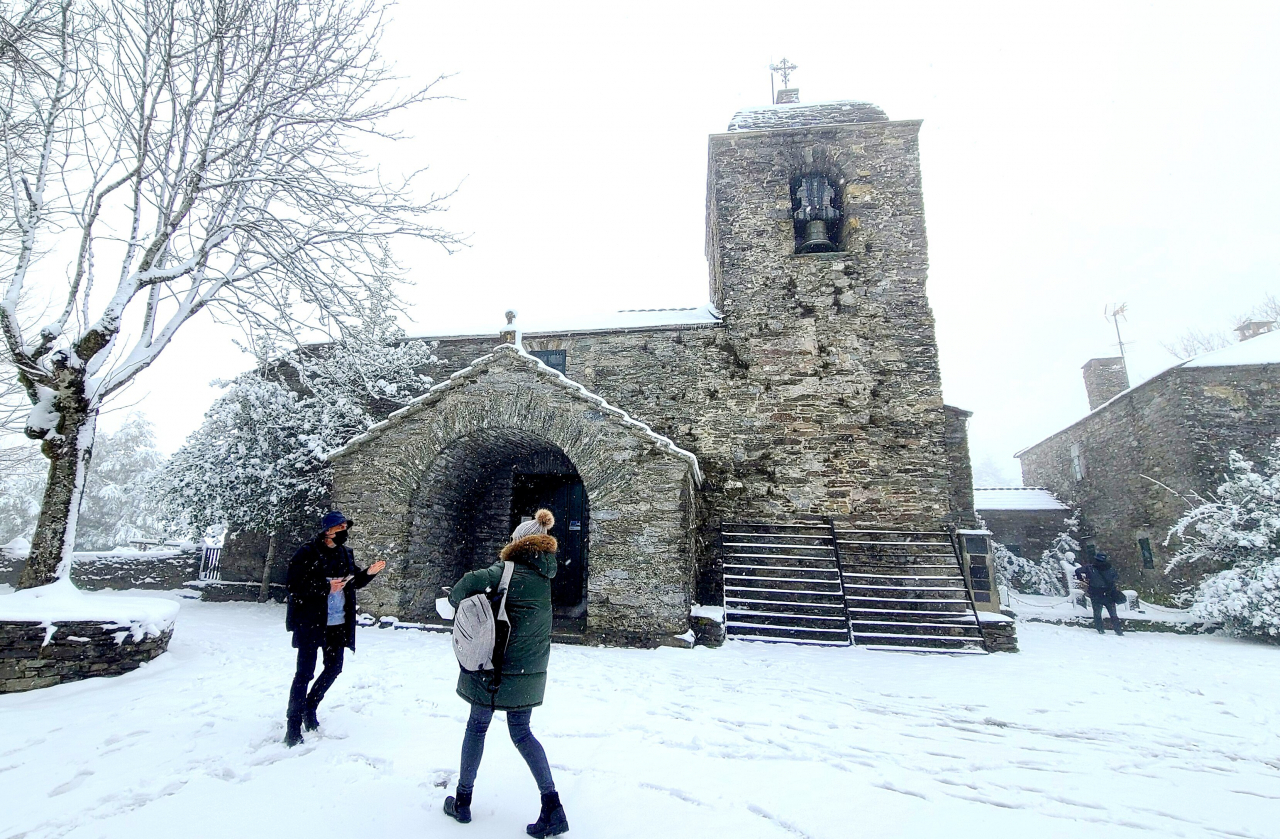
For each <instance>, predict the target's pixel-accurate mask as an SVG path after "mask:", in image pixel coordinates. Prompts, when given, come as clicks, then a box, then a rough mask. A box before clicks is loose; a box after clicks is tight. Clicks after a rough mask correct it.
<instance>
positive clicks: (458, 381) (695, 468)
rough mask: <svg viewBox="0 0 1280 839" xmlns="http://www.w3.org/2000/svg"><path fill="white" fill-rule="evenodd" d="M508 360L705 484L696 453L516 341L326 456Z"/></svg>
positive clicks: (343, 450)
mask: <svg viewBox="0 0 1280 839" xmlns="http://www.w3.org/2000/svg"><path fill="white" fill-rule="evenodd" d="M504 361H505V362H507V363H510V362H513V361H514V362H516V363H519V364H523V365H524V366H525V367H527V368H529V370H530V371H531V372H533V373H534V374H536V375H538V376H540V377H541V378H543V379H546V380H547V381H549V382H551V384H553V385H556V386H557V387H561V388H564V389H565V390H567V391H570V392H571V393H572V394H573V395H574V396H576V397H577V398H579V399H583V400H585V401H587V402H590V403H591V404H592V405H593V406H595V408H596V410H597V411H599V412H600V413H601V414H604V415H605V416H606V417H610V418H612V419H613V420H614V421H615V422H617V423H620V424H621V425H623V426H625V427H627V428H628V429H630V430H631V431H632V432H634V433H636V434H638V435H640V436H641V437H643V438H645V439H646V440H648V442H650V443H652V444H653V445H654V446H656V447H657V448H659V449H662V450H663V451H665V452H667V453H668V454H671V455H674V456H675V457H678V458H680V459H681V460H683V461H685V462H686V463H688V464H689V469H690V471H691V472H692V474H693V481H694V483H695V484H697V485H698V486H701V485H702V467H701V466H700V465H699V464H698V458H697V456H696V455H694V453H693V452H690V451H687V450H685V449H682V448H680V447H679V446H677V445H676V444H675V443H674V442H673V441H672V440H671V438H669V437H665V436H663V435H661V434H659V433H658V432H656V431H654V430H653V429H652V428H650V427H649V426H648V425H647V424H645V423H643V422H641V421H640V420H638V419H634V418H632V416H631V415H630V414H628V413H627V412H626V411H624V410H622V409H621V408H616V407H614V406H613V405H610V404H609V403H608V402H607V401H606V400H605V398H604V397H603V396H598V395H597V394H594V393H592V392H591V391H589V390H587V389H586V388H585V387H583V386H582V385H580V384H578V383H577V382H575V381H573V380H572V379H570V378H569V377H567V376H565V375H564V374H563V373H561V372H560V371H559V370H556V369H554V368H551V367H548V366H547V365H545V364H543V363H542V361H541V360H540V359H538V358H536V357H534V356H532V355H530V354H529V353H528V352H526V351H525V350H524V348H523V347H518V346H516V345H514V344H502V345H501V346H498V347H494V348H493V351H492V352H490V353H488V354H486V355H482V356H480V357H479V358H477V359H476V360H475V361H473V362H471V364H469V365H468V366H466V367H464V368H462V369H461V370H459V371H458V372H456V373H454V374H453V375H451V376H450V377H449V378H448V379H445V380H444V381H443V382H441V383H440V384H438V385H436V386H435V387H433V388H431V389H430V390H428V391H427V392H426V393H424V394H422V395H421V396H419V397H418V398H417V399H414V400H413V401H412V402H410V403H409V404H408V405H405V406H404V407H403V408H401V409H400V410H398V411H395V412H393V413H392V414H391V415H390V416H388V417H387V418H386V419H385V420H383V421H382V422H380V423H378V424H377V425H375V426H373V427H372V428H370V429H369V430H368V431H366V432H365V433H363V434H359V435H357V436H355V437H352V438H351V439H350V440H348V441H347V442H346V443H344V444H343V445H342V447H341V448H338V449H335V450H334V451H332V452H329V453H328V454H326V455H325V459H326V460H334V459H336V458H339V457H342V456H344V455H346V454H349V453H350V452H352V451H354V450H355V449H357V448H359V447H360V446H362V445H363V444H364V443H366V442H368V441H369V440H372V439H374V438H375V437H379V436H381V435H382V433H383V432H385V431H386V430H387V429H388V428H390V427H392V426H394V425H399V424H400V423H401V422H402V421H404V419H406V418H407V417H410V416H412V415H413V414H416V413H418V412H420V411H422V410H423V409H425V408H427V407H429V406H431V405H434V404H435V403H436V402H439V401H440V400H441V399H442V398H443V397H444V395H445V394H446V393H448V392H450V391H453V390H457V389H459V388H462V387H465V386H466V385H467V384H468V383H469V382H471V381H474V380H475V379H476V377H477V376H479V375H480V374H482V373H484V371H486V370H488V369H489V368H490V367H492V366H493V365H495V364H499V363H502V362H504Z"/></svg>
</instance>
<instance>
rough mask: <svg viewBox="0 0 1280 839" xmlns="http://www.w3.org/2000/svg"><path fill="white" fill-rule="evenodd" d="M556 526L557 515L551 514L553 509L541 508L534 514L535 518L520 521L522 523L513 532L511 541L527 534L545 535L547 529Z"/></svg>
mask: <svg viewBox="0 0 1280 839" xmlns="http://www.w3.org/2000/svg"><path fill="white" fill-rule="evenodd" d="M555 526H556V517H555V516H553V515H551V511H550V510H545V509H544V510H539V511H538V512H536V513H534V514H533V518H531V519H529V520H528V521H522V522H520V525H519V526H518V527H517V528H516V529H515V531H514V532H513V533H512V534H511V541H512V542H514V541H516V540H517V539H523V538H524V537H526V536H545V535H546V533H547V531H548V530H550V529H551V528H553V527H555Z"/></svg>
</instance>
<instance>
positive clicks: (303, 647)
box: [284, 510, 387, 746]
mask: <svg viewBox="0 0 1280 839" xmlns="http://www.w3.org/2000/svg"><path fill="white" fill-rule="evenodd" d="M350 527H351V522H349V521H348V520H347V518H346V516H344V515H342V513H340V512H338V511H337V510H333V511H331V512H328V513H325V515H324V518H323V519H321V520H320V533H319V534H317V535H316V538H315V539H313V540H312V541H310V542H308V543H307V544H305V545H303V546H302V547H301V548H299V549H298V552H297V553H295V554H294V555H293V559H291V560H289V581H288V590H289V607H288V612H287V613H286V617H285V629H287V630H289V631H290V632H292V633H293V646H294V647H296V648H297V650H298V669H297V672H296V673H295V674H294V676H293V684H292V686H291V687H290V688H289V710H288V712H287V714H286V717H285V738H284V742H285V744H286V745H288V746H296V745H298V744H299V743H301V742H302V729H303V728H304V727H305V728H306V730H307V731H314V730H315V729H316V728H318V727H319V726H320V721H319V720H318V719H316V708H317V707H318V706H319V705H320V700H322V699H324V694H325V691H327V690H328V689H329V688H330V687H331V686H332V685H333V682H334V680H335V679H337V678H338V674H339V673H341V672H342V657H343V650H344V649H351V650H352V651H353V652H354V651H355V648H356V592H355V590H356V589H358V588H363V587H365V586H367V585H368V584H369V583H370V581H372V580H373V578H374V576H375V575H377V573H378V572H379V571H381V570H382V569H383V568H385V567H386V566H387V563H385V562H383V561H382V560H378V561H377V562H375V563H373V564H372V565H370V566H369V568H368V569H367V570H361V569H360V568H359V567H357V566H356V560H355V554H354V553H352V551H351V548H348V547H347V545H346V542H347V535H348V533H349V528H350ZM320 650H323V651H324V670H322V671H321V672H320V678H318V679H316V681H315V684H314V685H312V686H311V692H310V693H308V692H307V684H308V683H309V682H310V681H311V677H312V676H314V675H315V672H316V657H317V654H318V653H319V652H320Z"/></svg>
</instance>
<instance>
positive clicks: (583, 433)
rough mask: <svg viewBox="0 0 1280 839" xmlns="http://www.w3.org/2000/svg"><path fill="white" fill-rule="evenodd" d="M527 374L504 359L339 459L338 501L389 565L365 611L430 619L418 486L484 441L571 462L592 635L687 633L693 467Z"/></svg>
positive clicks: (566, 389) (374, 554)
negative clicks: (444, 460) (461, 448)
mask: <svg viewBox="0 0 1280 839" xmlns="http://www.w3.org/2000/svg"><path fill="white" fill-rule="evenodd" d="M531 365H532V362H531V361H530V360H528V359H526V358H524V357H521V356H517V355H516V354H515V353H514V352H511V351H509V350H504V351H500V352H499V353H497V354H495V357H494V359H493V360H491V361H490V362H488V363H487V364H486V365H483V366H477V367H476V368H475V369H474V370H473V372H472V373H471V374H470V375H469V377H467V378H465V379H463V380H455V386H453V387H452V388H451V389H448V390H445V391H443V392H441V393H440V394H439V395H437V396H433V398H432V400H431V401H429V402H427V403H423V404H421V405H418V406H415V408H414V409H413V410H411V411H409V412H406V413H405V414H402V415H399V416H398V417H397V418H395V420H394V421H393V422H391V423H388V424H387V425H386V426H383V427H381V428H380V429H379V430H377V431H376V432H375V433H374V434H373V435H370V437H369V439H367V440H364V441H363V442H361V443H359V444H358V448H354V449H353V450H352V451H350V452H348V453H343V454H340V455H338V456H337V457H336V458H335V460H334V498H335V502H336V503H337V504H338V505H339V506H340V507H341V508H342V509H343V511H344V512H346V513H347V515H349V516H350V517H352V518H353V519H355V520H356V521H357V522H360V523H361V525H360V527H361V536H360V538H361V542H360V548H361V550H362V552H363V553H362V556H363V559H362V561H363V562H372V561H373V560H375V559H379V558H382V559H386V560H388V563H389V565H388V568H387V570H386V571H385V572H384V573H383V574H381V575H379V577H378V579H377V580H376V581H375V582H374V583H372V584H371V585H370V586H368V587H367V588H365V589H363V590H362V591H361V592H360V593H359V595H358V597H359V598H360V603H361V608H362V609H367V610H369V611H372V612H374V613H375V614H379V615H397V616H399V617H401V618H403V619H406V620H413V619H417V618H420V617H427V616H429V615H428V609H429V608H430V607H429V604H430V603H431V602H432V601H433V600H434V597H435V595H436V586H437V585H438V579H437V575H435V574H433V573H428V569H426V568H424V567H421V566H422V564H423V563H432V562H433V561H434V560H433V558H432V557H429V556H427V557H414V556H412V555H411V554H412V551H411V550H410V544H411V541H410V540H411V536H410V534H411V533H412V530H413V516H414V512H413V511H414V506H415V505H414V496H415V494H416V493H417V492H418V488H419V486H420V485H421V482H422V481H423V479H424V478H425V477H427V476H428V475H431V474H432V473H431V469H432V466H433V464H434V463H435V462H436V461H437V460H438V459H439V458H440V457H441V456H445V457H447V456H448V452H449V451H450V450H451V449H452V448H453V447H454V446H456V445H459V444H464V443H465V441H468V440H471V439H472V438H477V437H478V438H479V440H480V444H481V448H483V444H484V441H485V439H486V438H487V437H491V436H492V437H521V438H528V439H536V440H541V441H545V442H546V443H549V444H551V445H552V446H554V447H556V448H558V449H559V450H560V451H562V452H564V454H565V455H567V456H568V458H569V459H570V460H571V462H572V463H573V465H574V466H575V467H576V468H577V470H578V472H579V475H580V476H581V478H582V481H583V484H584V486H585V488H586V492H587V496H588V500H589V504H590V508H591V515H590V525H589V528H590V532H589V538H590V544H591V554H590V564H591V572H590V575H589V580H588V603H587V629H588V632H589V633H592V634H594V635H596V636H599V637H602V638H611V639H617V640H628V641H634V642H640V643H649V642H652V641H656V640H659V639H661V638H663V637H665V636H668V635H675V634H681V633H683V632H686V631H687V630H688V625H689V623H688V621H689V607H690V603H691V594H692V591H693V574H694V572H693V559H692V546H691V544H690V541H689V539H690V537H689V533H688V524H689V517H690V510H689V508H690V506H691V504H692V495H691V492H690V487H689V484H690V482H691V480H692V477H691V473H690V468H691V466H690V464H689V463H688V462H687V461H685V460H684V459H682V458H680V457H678V456H676V455H675V454H672V453H670V452H668V451H664V450H662V449H660V448H658V447H657V446H656V445H655V443H654V441H653V439H652V438H650V437H648V436H647V435H645V434H644V433H643V432H640V431H638V430H637V429H636V428H635V427H634V426H629V425H626V424H625V423H623V422H622V421H621V420H620V419H619V418H617V416H616V415H614V414H610V413H608V412H607V411H604V410H602V409H601V407H602V406H600V405H599V404H598V403H597V402H593V401H591V400H590V399H587V398H584V397H583V396H581V395H580V394H579V393H578V392H577V391H576V390H575V389H573V388H572V386H569V385H565V384H563V383H557V382H558V379H557V378H553V377H552V376H550V375H549V374H546V373H542V372H538V371H537V370H536V369H534V368H532V366H531ZM465 475H466V473H465V472H463V473H461V474H460V473H459V472H458V471H457V470H451V474H442V475H440V476H438V477H439V479H440V480H443V481H456V480H459V479H461V478H464V477H465ZM433 477H434V476H433ZM353 542H354V540H353Z"/></svg>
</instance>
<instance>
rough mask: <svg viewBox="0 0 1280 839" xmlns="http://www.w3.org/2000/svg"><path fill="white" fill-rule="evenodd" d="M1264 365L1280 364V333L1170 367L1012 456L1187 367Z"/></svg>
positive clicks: (1201, 355) (1237, 344) (1017, 455)
mask: <svg viewBox="0 0 1280 839" xmlns="http://www.w3.org/2000/svg"><path fill="white" fill-rule="evenodd" d="M1261 364H1280V332H1265V333H1263V334H1261V335H1258V336H1256V337H1254V338H1250V339H1248V340H1247V341H1240V342H1239V343H1236V344H1232V345H1231V346H1229V347H1223V348H1222V349H1220V350H1213V351H1211V352H1207V353H1201V354H1200V355H1197V356H1194V357H1193V358H1191V359H1189V360H1187V361H1182V362H1179V363H1177V364H1175V365H1173V366H1172V367H1168V368H1166V369H1164V370H1161V371H1160V372H1159V373H1157V374H1156V375H1154V376H1152V377H1151V378H1149V379H1147V380H1146V381H1143V382H1139V383H1138V384H1136V385H1134V386H1133V387H1130V388H1129V389H1127V390H1122V391H1120V392H1119V393H1117V394H1116V395H1115V396H1113V397H1111V398H1110V399H1108V400H1107V401H1106V402H1103V403H1102V404H1101V405H1099V406H1098V407H1096V408H1094V409H1093V410H1092V411H1090V412H1089V413H1087V414H1085V415H1084V416H1083V417H1081V418H1080V419H1078V420H1076V421H1075V422H1073V423H1071V425H1068V426H1066V427H1065V428H1063V429H1061V430H1059V431H1055V432H1054V433H1052V434H1050V435H1049V436H1048V437H1045V438H1044V440H1041V441H1039V442H1038V443H1032V444H1031V445H1030V446H1027V447H1026V448H1024V449H1021V450H1019V451H1017V452H1014V455H1013V456H1014V457H1022V455H1023V454H1025V453H1026V452H1028V451H1030V450H1031V449H1034V448H1035V447H1036V446H1038V445H1040V443H1043V442H1045V440H1052V439H1053V438H1054V437H1057V436H1058V435H1059V434H1061V433H1062V432H1063V431H1066V430H1067V429H1068V428H1071V427H1072V426H1074V425H1076V424H1077V423H1080V422H1084V421H1085V420H1086V419H1088V418H1089V417H1091V416H1093V415H1094V414H1096V413H1098V412H1099V411H1104V410H1106V409H1107V407H1108V406H1110V405H1111V403H1113V402H1116V401H1118V400H1120V399H1123V398H1124V397H1125V396H1128V395H1129V394H1130V393H1133V392H1134V391H1135V390H1137V389H1139V388H1143V387H1146V386H1147V385H1149V384H1150V383H1151V382H1154V381H1155V380H1156V379H1159V378H1161V377H1162V376H1167V375H1169V374H1171V373H1173V372H1174V371H1176V370H1181V369H1183V368H1184V367H1187V368H1190V367H1247V366H1250V365H1261Z"/></svg>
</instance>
